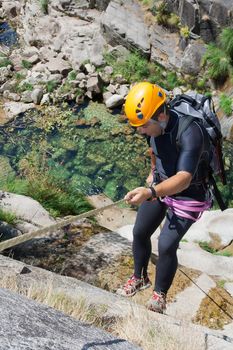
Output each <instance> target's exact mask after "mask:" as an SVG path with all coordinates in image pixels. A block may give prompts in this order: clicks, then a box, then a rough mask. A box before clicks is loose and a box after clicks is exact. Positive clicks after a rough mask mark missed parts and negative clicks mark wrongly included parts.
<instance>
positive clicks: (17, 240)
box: [0, 199, 125, 252]
mask: <svg viewBox="0 0 233 350" xmlns="http://www.w3.org/2000/svg"><path fill="white" fill-rule="evenodd" d="M121 203H125V200H124V199H120V200H119V201H117V202H114V203H111V204H108V205H105V206H104V207H101V208H98V209H93V210H90V211H88V212H86V213H82V214H79V215H76V216H72V217H71V218H68V219H65V220H62V221H60V222H58V223H56V224H53V225H50V226H46V227H43V228H41V229H39V230H37V231H33V232H30V233H25V234H23V235H21V236H18V237H14V238H11V239H8V240H7V241H4V242H1V243H0V252H1V251H3V250H5V249H8V248H12V247H14V246H16V245H18V244H21V243H24V242H27V241H30V239H32V238H35V237H41V236H44V235H45V234H47V233H48V232H50V233H51V232H53V231H55V230H58V229H60V228H62V227H64V226H67V225H69V224H71V223H72V222H74V221H77V220H81V219H84V218H88V217H90V216H95V215H96V214H98V213H99V212H101V211H103V210H106V209H109V208H112V207H114V206H116V205H118V204H121Z"/></svg>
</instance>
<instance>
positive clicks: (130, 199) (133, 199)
mask: <svg viewBox="0 0 233 350" xmlns="http://www.w3.org/2000/svg"><path fill="white" fill-rule="evenodd" d="M150 197H151V190H150V189H149V188H146V187H137V188H135V189H134V190H132V191H130V192H128V193H127V194H126V196H125V198H124V199H125V200H126V203H128V204H133V205H139V204H141V203H142V202H144V201H146V200H147V199H149V198H150Z"/></svg>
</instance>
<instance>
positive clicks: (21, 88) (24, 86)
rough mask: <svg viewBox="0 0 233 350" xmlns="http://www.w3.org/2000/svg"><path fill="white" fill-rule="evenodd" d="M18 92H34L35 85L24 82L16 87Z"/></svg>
mask: <svg viewBox="0 0 233 350" xmlns="http://www.w3.org/2000/svg"><path fill="white" fill-rule="evenodd" d="M15 89H16V91H17V92H23V91H32V90H33V85H32V84H30V83H27V82H24V83H23V84H21V85H17V86H16V88H15Z"/></svg>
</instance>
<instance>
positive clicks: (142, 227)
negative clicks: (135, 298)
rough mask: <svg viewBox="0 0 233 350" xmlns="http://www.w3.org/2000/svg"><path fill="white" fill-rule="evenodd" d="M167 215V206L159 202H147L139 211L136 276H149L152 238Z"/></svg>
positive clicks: (135, 237) (135, 234)
mask: <svg viewBox="0 0 233 350" xmlns="http://www.w3.org/2000/svg"><path fill="white" fill-rule="evenodd" d="M165 214H166V205H164V204H163V203H161V202H160V201H159V200H155V201H145V202H143V203H142V204H141V206H140V207H139V209H138V213H137V218H136V222H135V225H134V229H133V257H134V276H135V277H137V278H141V277H142V275H143V277H146V276H147V267H148V263H149V260H150V255H151V240H150V237H151V235H152V234H153V233H154V231H155V230H156V229H157V228H158V226H159V225H160V224H161V222H162V220H163V219H164V217H165Z"/></svg>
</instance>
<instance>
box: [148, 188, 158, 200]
mask: <svg viewBox="0 0 233 350" xmlns="http://www.w3.org/2000/svg"><path fill="white" fill-rule="evenodd" d="M149 189H150V190H151V199H154V198H157V193H156V190H155V188H154V187H153V186H150V187H149Z"/></svg>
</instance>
